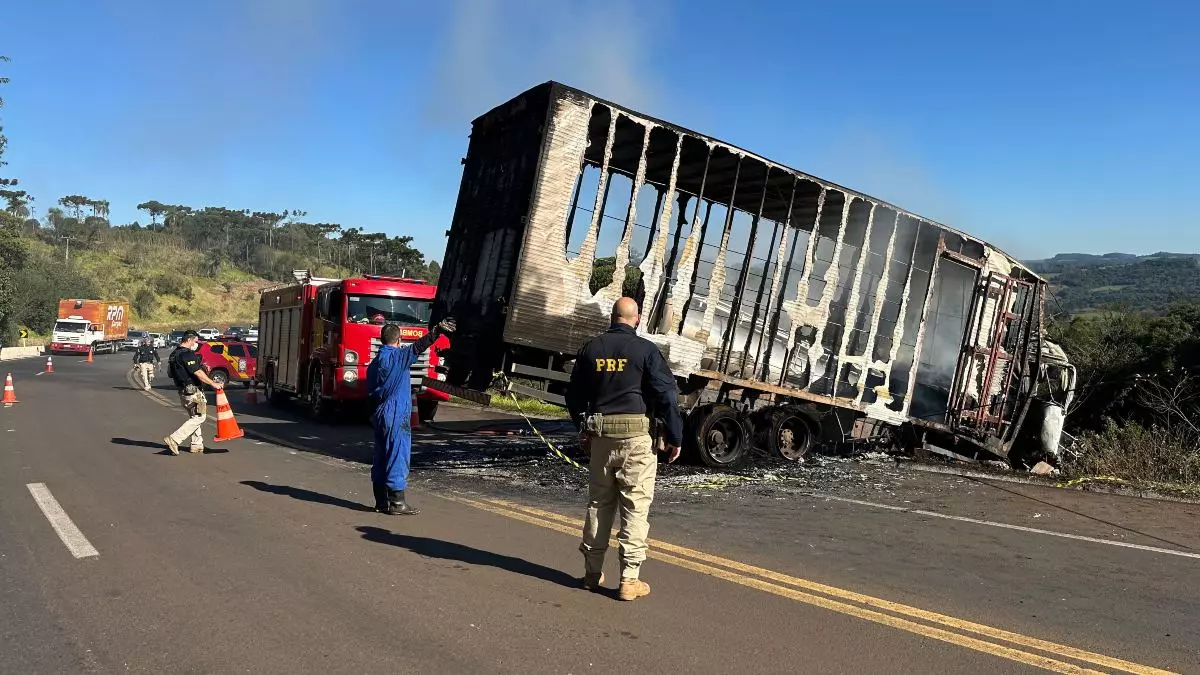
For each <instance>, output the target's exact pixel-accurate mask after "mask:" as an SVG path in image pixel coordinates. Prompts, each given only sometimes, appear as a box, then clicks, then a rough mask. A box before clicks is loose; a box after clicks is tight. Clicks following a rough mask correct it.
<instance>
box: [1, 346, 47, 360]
mask: <svg viewBox="0 0 1200 675" xmlns="http://www.w3.org/2000/svg"><path fill="white" fill-rule="evenodd" d="M42 349H43V348H42V347H41V346H40V345H38V346H34V347H4V348H3V349H0V361H15V360H17V359H31V358H33V357H35V356H41V355H42Z"/></svg>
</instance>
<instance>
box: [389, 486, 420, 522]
mask: <svg viewBox="0 0 1200 675" xmlns="http://www.w3.org/2000/svg"><path fill="white" fill-rule="evenodd" d="M388 502H389V504H388V506H389V507H391V508H390V509H389V510H388V511H387V513H388V515H392V516H415V515H417V514H418V513H420V512H421V511H420V510H419V509H417V508H415V507H412V506H409V504H408V502H406V501H405V500H404V490H388Z"/></svg>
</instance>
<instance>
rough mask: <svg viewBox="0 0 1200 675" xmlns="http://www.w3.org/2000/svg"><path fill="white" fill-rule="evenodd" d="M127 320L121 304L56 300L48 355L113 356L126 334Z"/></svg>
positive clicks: (126, 304) (126, 305) (126, 303)
mask: <svg viewBox="0 0 1200 675" xmlns="http://www.w3.org/2000/svg"><path fill="white" fill-rule="evenodd" d="M129 316H130V313H129V303H128V302H125V301H124V300H77V299H67V300H59V302H58V321H55V322H54V333H53V336H52V337H51V341H50V351H51V352H52V353H55V354H58V353H62V352H67V353H77V354H79V353H82V354H86V353H87V352H89V351H95V352H102V351H109V352H113V353H116V352H117V350H119V349H120V348H121V342H122V341H123V340H124V339H125V337H126V336H127V335H128V334H129Z"/></svg>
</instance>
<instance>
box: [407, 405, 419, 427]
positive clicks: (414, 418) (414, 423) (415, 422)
mask: <svg viewBox="0 0 1200 675" xmlns="http://www.w3.org/2000/svg"><path fill="white" fill-rule="evenodd" d="M408 426H409V428H412V429H420V428H421V415H420V413H418V412H417V399H416V398H413V400H412V412H411V413H409V415H408Z"/></svg>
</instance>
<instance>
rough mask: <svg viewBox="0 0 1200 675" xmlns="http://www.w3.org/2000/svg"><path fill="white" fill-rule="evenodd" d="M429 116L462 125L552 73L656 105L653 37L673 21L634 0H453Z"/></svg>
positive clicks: (637, 104)
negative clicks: (595, 0) (651, 55)
mask: <svg viewBox="0 0 1200 675" xmlns="http://www.w3.org/2000/svg"><path fill="white" fill-rule="evenodd" d="M448 4H449V5H450V16H449V26H448V28H447V31H446V34H445V36H444V40H443V43H442V45H441V46H440V52H441V53H440V54H439V58H438V59H437V65H436V67H435V72H434V78H435V79H434V82H433V83H432V87H431V94H430V97H429V100H428V101H427V103H426V105H425V109H424V111H423V112H424V118H425V121H426V123H428V124H431V125H434V126H439V125H454V126H456V127H457V126H459V125H461V124H462V123H463V122H464V121H466V120H470V119H472V118H474V117H475V116H477V115H479V114H481V113H482V112H484V111H486V110H488V109H490V108H492V107H494V106H495V105H496V104H498V103H499V102H501V101H505V100H508V99H509V98H511V97H512V96H514V95H515V94H517V93H518V92H520V91H523V90H524V89H527V88H529V87H531V86H533V85H535V84H538V83H540V82H544V81H546V80H551V79H553V80H559V81H561V82H563V83H565V84H570V85H572V86H576V87H579V88H581V89H586V90H587V91H590V92H593V93H595V94H596V95H598V96H602V97H604V98H608V99H612V100H616V101H620V102H621V103H622V104H625V105H629V106H631V107H634V108H639V109H646V108H651V107H653V104H654V102H655V94H656V90H657V81H656V78H655V77H654V76H653V75H652V74H651V70H652V69H651V67H650V64H649V59H650V53H649V52H650V50H649V49H648V48H647V46H648V45H652V44H654V43H655V42H656V40H657V41H661V40H662V34H663V33H664V31H666V30H668V29H667V27H668V26H670V25H671V22H670V21H669V20H667V17H665V16H664V15H663V11H662V10H659V9H655V8H650V7H647V6H646V5H648V4H650V3H640V4H639V3H635V2H632V1H630V0H612V1H610V2H602V3H589V2H581V1H579V0H563V1H561V2H555V1H554V0H510V1H505V2H502V1H501V0H453V1H452V2H450V3H448Z"/></svg>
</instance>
